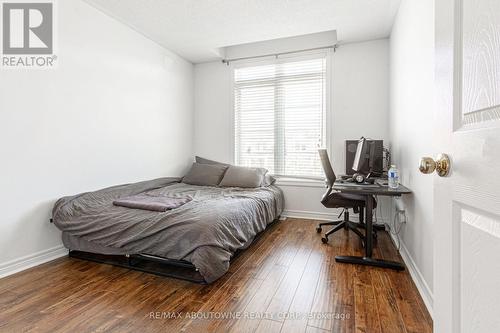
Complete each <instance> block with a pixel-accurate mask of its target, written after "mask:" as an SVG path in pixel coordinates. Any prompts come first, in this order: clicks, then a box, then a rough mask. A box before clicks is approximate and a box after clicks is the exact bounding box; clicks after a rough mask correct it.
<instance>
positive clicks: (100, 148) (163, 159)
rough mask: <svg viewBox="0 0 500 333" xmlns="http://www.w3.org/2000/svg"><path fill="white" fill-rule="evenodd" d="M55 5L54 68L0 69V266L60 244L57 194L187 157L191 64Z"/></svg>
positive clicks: (181, 162)
mask: <svg viewBox="0 0 500 333" xmlns="http://www.w3.org/2000/svg"><path fill="white" fill-rule="evenodd" d="M57 4H58V19H59V22H58V23H59V29H58V31H57V33H58V37H59V43H58V44H59V48H58V52H57V55H58V58H59V66H58V67H57V68H56V69H52V70H24V71H18V70H9V71H2V72H0V156H1V163H0V188H1V189H2V190H1V192H0V205H1V207H2V213H1V217H0V273H1V271H2V268H3V269H4V270H5V269H8V266H9V264H13V263H16V260H17V259H19V258H21V257H24V256H30V255H32V254H34V253H38V252H44V251H46V250H48V249H51V248H54V247H57V246H59V245H60V244H61V240H60V232H59V231H58V230H57V229H56V228H55V227H54V226H53V225H51V224H49V217H50V215H51V213H50V212H51V209H52V205H53V203H54V201H55V200H56V199H57V198H58V197H61V196H64V195H70V194H76V193H79V192H82V191H88V190H92V189H98V188H102V187H105V186H110V185H114V184H120V183H127V182H134V181H139V180H144V179H152V178H155V177H161V176H167V175H181V174H183V172H184V171H185V168H186V167H187V166H188V165H189V163H190V161H191V159H192V153H193V151H192V134H193V132H192V126H193V90H194V86H193V66H192V64H190V63H188V62H186V61H184V60H183V59H181V58H179V57H177V56H175V55H174V54H172V53H171V52H169V51H168V50H165V49H164V48H162V47H160V46H158V45H157V44H155V43H153V42H152V41H150V40H148V39H146V38H144V37H143V36H142V35H140V34H138V33H136V32H134V31H133V30H131V29H130V28H128V27H126V26H124V25H123V24H121V23H118V22H117V21H115V20H113V19H111V18H110V17H108V16H106V15H104V14H102V13H101V12H99V11H97V10H96V9H94V8H92V7H90V6H89V5H87V4H85V3H83V2H81V1H79V0H65V1H57Z"/></svg>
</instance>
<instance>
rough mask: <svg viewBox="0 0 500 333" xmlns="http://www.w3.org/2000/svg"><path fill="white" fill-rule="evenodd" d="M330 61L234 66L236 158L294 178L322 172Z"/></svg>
mask: <svg viewBox="0 0 500 333" xmlns="http://www.w3.org/2000/svg"><path fill="white" fill-rule="evenodd" d="M326 67H327V61H326V55H325V54H322V55H320V56H316V57H315V58H309V59H302V60H298V59H295V60H293V59H286V60H283V59H280V60H276V62H274V63H271V64H262V65H251V66H249V67H242V68H235V70H234V108H235V110H234V111H235V162H236V164H237V165H242V166H251V167H264V168H267V169H268V170H269V172H270V173H272V174H274V175H280V176H291V177H322V176H323V171H322V169H321V164H320V161H319V156H318V147H324V146H325V143H326V142H325V137H326V131H325V114H326V89H327V87H326V86H327V84H326V82H327V68H326Z"/></svg>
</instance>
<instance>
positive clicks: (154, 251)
mask: <svg viewBox="0 0 500 333" xmlns="http://www.w3.org/2000/svg"><path fill="white" fill-rule="evenodd" d="M143 192H147V193H151V194H153V195H167V196H170V197H185V196H191V197H192V198H193V200H192V201H191V202H188V203H186V204H185V205H183V206H181V207H179V208H176V209H173V210H170V211H167V212H152V211H146V210H140V209H131V208H125V207H119V206H114V205H113V201H114V200H116V199H118V198H122V197H126V196H131V195H135V194H138V193H143ZM282 210H283V194H282V192H281V190H280V189H279V188H278V187H276V186H269V187H261V188H256V189H253V188H252V189H243V188H219V187H208V186H195V185H187V184H183V183H179V178H160V179H155V180H150V181H144V182H140V183H135V184H127V185H119V186H114V187H110V188H106V189H103V190H99V191H95V192H88V193H82V194H79V195H76V196H71V197H64V198H61V199H59V200H58V201H57V202H56V204H55V206H54V209H53V215H52V217H53V221H54V224H55V225H56V226H57V227H58V228H59V229H61V230H62V231H63V232H64V233H65V234H66V235H69V236H71V237H73V238H75V237H77V238H78V239H82V240H84V241H85V242H86V243H87V244H88V243H90V244H94V245H95V248H96V249H102V248H113V249H116V252H115V253H122V254H138V253H143V254H151V255H156V256H161V257H165V258H170V259H178V260H181V259H182V260H186V261H189V262H191V263H192V264H193V265H194V266H195V267H196V268H198V270H199V272H200V274H201V275H202V276H203V277H204V279H205V280H206V281H207V282H208V283H210V282H212V281H214V280H216V279H218V278H219V277H221V276H222V275H223V274H224V273H225V272H226V271H227V270H228V268H229V259H230V258H231V256H232V255H233V254H234V252H235V251H236V250H238V249H242V248H245V247H247V246H248V245H249V244H250V243H251V242H252V240H253V238H254V236H255V235H256V234H257V233H258V232H260V231H262V230H264V229H265V228H266V226H267V224H268V223H270V222H271V221H273V220H274V219H276V218H277V217H278V216H279V215H280V214H281V211H282ZM96 252H99V251H96Z"/></svg>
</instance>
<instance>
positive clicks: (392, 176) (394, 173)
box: [387, 164, 399, 188]
mask: <svg viewBox="0 0 500 333" xmlns="http://www.w3.org/2000/svg"><path fill="white" fill-rule="evenodd" d="M387 175H388V181H389V187H390V188H398V187H399V170H398V168H396V166H395V165H394V164H393V165H391V168H390V169H389V172H388V173H387Z"/></svg>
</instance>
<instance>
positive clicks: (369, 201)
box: [335, 195, 405, 271]
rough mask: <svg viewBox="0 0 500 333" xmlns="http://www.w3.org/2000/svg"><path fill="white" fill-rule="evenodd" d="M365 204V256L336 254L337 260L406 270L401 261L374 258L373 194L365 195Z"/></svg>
mask: <svg viewBox="0 0 500 333" xmlns="http://www.w3.org/2000/svg"><path fill="white" fill-rule="evenodd" d="M365 205H366V234H365V238H366V241H365V243H366V245H365V256H364V257H355V256H336V257H335V261H337V262H343V263H349V264H358V265H367V266H376V267H382V268H390V269H395V270H398V271H402V270H404V269H405V267H404V265H402V264H401V263H399V262H396V261H387V260H380V259H373V258H372V255H373V197H372V196H371V195H367V196H366V197H365Z"/></svg>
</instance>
